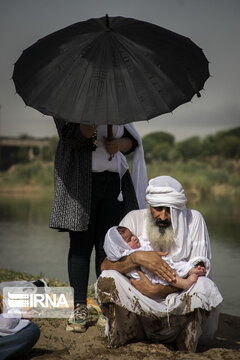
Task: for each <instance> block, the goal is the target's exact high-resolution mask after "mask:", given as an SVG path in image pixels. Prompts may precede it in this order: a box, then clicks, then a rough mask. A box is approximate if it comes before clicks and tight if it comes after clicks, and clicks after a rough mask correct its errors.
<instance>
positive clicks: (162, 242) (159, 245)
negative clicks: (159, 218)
mask: <svg viewBox="0 0 240 360" xmlns="http://www.w3.org/2000/svg"><path fill="white" fill-rule="evenodd" d="M164 230H165V231H164V232H162V233H161V232H160V230H159V226H158V225H156V224H155V221H154V219H153V217H152V213H151V210H150V209H149V208H148V210H147V219H146V231H147V237H148V240H149V242H150V244H151V246H152V248H153V250H155V251H169V250H170V249H171V247H172V246H173V244H174V233H173V228H172V225H170V226H169V227H167V228H166V229H164Z"/></svg>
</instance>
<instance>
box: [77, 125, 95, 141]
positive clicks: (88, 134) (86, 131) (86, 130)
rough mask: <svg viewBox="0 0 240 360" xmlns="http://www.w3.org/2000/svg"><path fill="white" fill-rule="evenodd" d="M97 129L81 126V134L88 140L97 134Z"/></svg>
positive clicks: (90, 126)
mask: <svg viewBox="0 0 240 360" xmlns="http://www.w3.org/2000/svg"><path fill="white" fill-rule="evenodd" d="M96 129H97V127H96V126H94V125H84V124H80V130H81V133H82V134H83V136H84V137H85V138H87V139H90V138H91V137H92V136H93V135H94V134H95V133H96Z"/></svg>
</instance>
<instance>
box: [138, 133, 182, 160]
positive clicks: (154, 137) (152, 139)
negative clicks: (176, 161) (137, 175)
mask: <svg viewBox="0 0 240 360" xmlns="http://www.w3.org/2000/svg"><path fill="white" fill-rule="evenodd" d="M174 141H175V138H174V136H173V135H172V134H169V133H166V132H163V131H158V132H154V133H151V134H148V135H145V136H144V137H143V139H142V142H143V148H144V153H145V159H146V161H151V160H152V159H153V155H152V154H153V152H154V154H155V155H154V157H155V156H157V154H158V152H159V150H161V151H163V152H165V150H166V148H167V147H170V146H173V145H174ZM155 148H156V149H155ZM163 149H165V150H163ZM163 156H165V155H163Z"/></svg>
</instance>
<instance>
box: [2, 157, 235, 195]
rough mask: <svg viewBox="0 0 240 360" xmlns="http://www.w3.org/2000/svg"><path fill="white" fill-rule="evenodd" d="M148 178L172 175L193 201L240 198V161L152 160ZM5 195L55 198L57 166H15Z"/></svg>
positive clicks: (5, 182)
mask: <svg viewBox="0 0 240 360" xmlns="http://www.w3.org/2000/svg"><path fill="white" fill-rule="evenodd" d="M147 171H148V177H149V178H153V177H155V176H158V175H166V174H167V175H170V176H173V177H174V178H176V179H178V180H179V181H180V182H181V183H182V185H183V187H184V189H185V193H186V195H187V198H188V200H190V201H191V202H198V201H200V200H205V199H209V196H213V197H215V198H221V197H225V196H227V197H228V198H232V199H234V198H236V197H237V196H240V162H239V161H237V160H226V159H225V160H224V159H221V161H220V159H219V158H210V159H209V160H208V161H207V162H205V161H200V160H189V161H185V162H183V161H176V162H171V163H169V162H164V161H161V162H159V161H152V162H151V163H147ZM0 194H1V196H18V197H21V196H22V197H40V196H44V195H46V194H47V196H52V195H53V163H52V162H43V161H40V160H36V161H34V162H31V163H27V164H18V165H13V166H12V167H11V168H10V169H9V170H8V171H5V172H2V173H0Z"/></svg>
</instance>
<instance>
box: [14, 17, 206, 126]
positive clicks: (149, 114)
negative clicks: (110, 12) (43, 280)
mask: <svg viewBox="0 0 240 360" xmlns="http://www.w3.org/2000/svg"><path fill="white" fill-rule="evenodd" d="M208 77H209V70H208V61H207V59H206V57H205V56H204V54H203V51H202V50H201V49H200V48H199V47H198V46H197V45H195V44H194V43H193V42H192V41H191V40H190V39H189V38H187V37H184V36H181V35H178V34H176V33H174V32H172V31H169V30H167V29H164V28H162V27H160V26H157V25H154V24H151V23H147V22H144V21H139V20H134V19H130V18H124V17H120V16H118V17H110V18H108V16H107V15H106V17H102V18H98V19H89V20H87V21H83V22H78V23H76V24H73V25H71V26H68V27H66V28H64V29H62V30H59V31H56V32H54V33H52V34H50V35H48V36H46V37H44V38H42V39H41V40H39V41H37V42H36V43H35V44H33V45H32V46H30V47H29V48H28V49H26V50H24V51H23V53H22V55H21V56H20V58H19V59H18V60H17V62H16V64H15V67H14V73H13V80H14V83H15V86H16V91H17V93H18V94H19V95H20V96H21V97H22V98H23V100H24V102H25V103H26V105H29V106H31V107H33V108H35V109H37V110H39V111H40V112H42V113H43V114H45V115H50V116H53V117H56V118H60V119H64V120H67V121H70V122H75V123H82V124H92V125H93V124H96V125H98V124H108V125H110V124H125V123H129V122H134V121H141V120H147V119H151V118H153V117H156V116H157V115H160V114H163V113H168V112H171V111H172V110H173V109H175V108H176V107H177V106H179V105H181V104H183V103H186V102H188V101H190V100H191V99H192V97H193V96H194V95H195V94H197V96H200V94H199V91H200V90H202V89H203V86H204V83H205V81H206V80H207V78H208Z"/></svg>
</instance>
